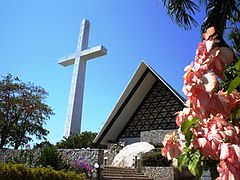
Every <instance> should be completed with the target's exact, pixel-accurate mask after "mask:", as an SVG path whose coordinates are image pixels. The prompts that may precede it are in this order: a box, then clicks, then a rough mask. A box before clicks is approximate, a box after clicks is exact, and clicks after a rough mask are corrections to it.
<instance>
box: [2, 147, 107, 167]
mask: <svg viewBox="0 0 240 180" xmlns="http://www.w3.org/2000/svg"><path fill="white" fill-rule="evenodd" d="M58 151H59V152H60V153H61V154H62V156H63V158H64V159H65V160H68V161H69V162H71V161H74V160H76V159H78V158H80V157H83V158H84V159H86V160H88V161H89V162H91V163H99V164H103V150H100V149H59V150H58ZM29 152H31V153H33V154H34V158H36V159H37V157H38V156H39V149H36V150H35V151H32V150H14V149H0V163H5V162H6V161H7V160H8V159H9V158H11V157H20V155H21V156H22V157H24V156H25V154H27V153H29Z"/></svg>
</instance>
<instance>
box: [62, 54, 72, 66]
mask: <svg viewBox="0 0 240 180" xmlns="http://www.w3.org/2000/svg"><path fill="white" fill-rule="evenodd" d="M75 57H76V54H75V53H73V54H71V55H69V56H64V57H62V58H60V59H59V60H58V64H61V65H62V66H69V65H71V64H74V61H75Z"/></svg>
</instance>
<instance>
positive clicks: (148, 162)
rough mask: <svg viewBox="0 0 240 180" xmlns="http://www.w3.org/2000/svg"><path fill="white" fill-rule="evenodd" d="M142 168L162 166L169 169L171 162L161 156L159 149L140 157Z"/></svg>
mask: <svg viewBox="0 0 240 180" xmlns="http://www.w3.org/2000/svg"><path fill="white" fill-rule="evenodd" d="M141 163H142V165H143V166H162V167H169V166H170V164H171V162H170V161H168V160H167V158H165V157H163V156H162V153H161V150H160V148H157V149H154V150H152V151H150V152H147V153H144V154H142V156H141Z"/></svg>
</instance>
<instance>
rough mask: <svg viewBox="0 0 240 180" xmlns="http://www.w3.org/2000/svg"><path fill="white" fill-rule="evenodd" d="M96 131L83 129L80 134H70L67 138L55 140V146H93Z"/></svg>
mask: <svg viewBox="0 0 240 180" xmlns="http://www.w3.org/2000/svg"><path fill="white" fill-rule="evenodd" d="M96 135H97V133H94V132H91V131H84V132H82V133H80V134H71V135H70V136H69V137H68V138H65V137H64V139H63V140H61V141H60V142H57V144H56V146H57V148H59V149H80V148H87V147H90V148H91V147H93V145H94V143H93V140H94V138H95V137H96Z"/></svg>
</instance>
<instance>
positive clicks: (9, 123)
mask: <svg viewBox="0 0 240 180" xmlns="http://www.w3.org/2000/svg"><path fill="white" fill-rule="evenodd" d="M47 95H48V93H47V92H46V91H45V90H44V89H43V88H42V87H40V86H35V85H34V84H32V83H24V82H22V81H21V80H19V78H18V77H13V76H12V75H11V74H8V75H7V76H5V77H3V78H2V80H1V81H0V148H1V149H2V148H3V147H5V146H6V145H10V146H13V147H14V149H18V148H19V146H21V145H24V144H27V143H28V142H29V141H31V140H32V136H33V135H34V136H35V137H36V138H37V139H42V138H43V139H45V136H46V135H47V134H48V133H49V132H48V130H46V129H45V128H44V127H43V126H44V124H45V121H46V120H48V119H49V118H50V115H53V114H54V113H53V111H52V109H51V108H50V107H49V106H48V105H46V104H45V102H44V101H45V99H46V97H47Z"/></svg>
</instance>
